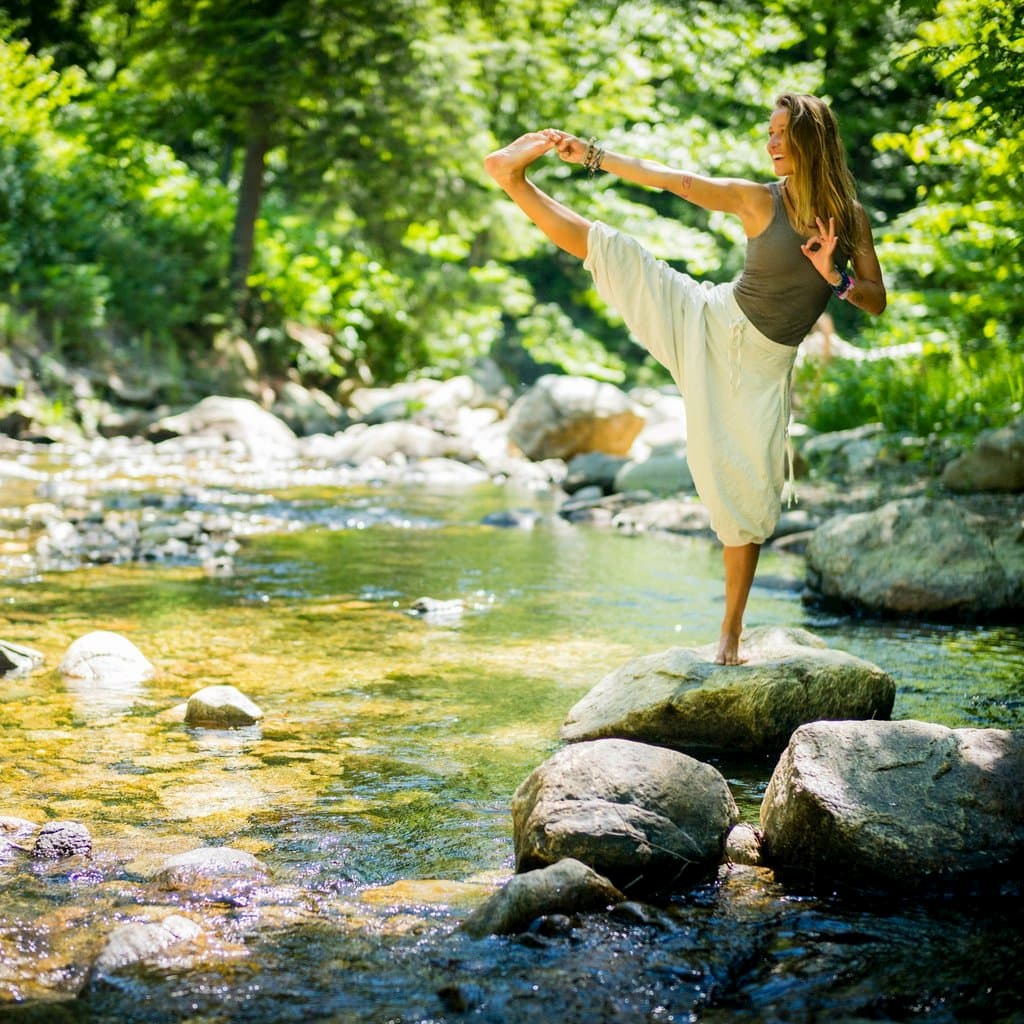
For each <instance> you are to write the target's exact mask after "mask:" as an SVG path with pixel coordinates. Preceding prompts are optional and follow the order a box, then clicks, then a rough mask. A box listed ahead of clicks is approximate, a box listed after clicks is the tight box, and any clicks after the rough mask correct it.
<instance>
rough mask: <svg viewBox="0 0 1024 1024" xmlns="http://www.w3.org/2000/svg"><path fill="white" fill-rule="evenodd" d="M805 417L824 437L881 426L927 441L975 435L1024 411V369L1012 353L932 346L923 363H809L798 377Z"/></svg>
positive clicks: (908, 360)
mask: <svg viewBox="0 0 1024 1024" xmlns="http://www.w3.org/2000/svg"><path fill="white" fill-rule="evenodd" d="M794 391H795V393H796V395H797V397H798V400H799V403H800V406H801V413H800V417H801V419H802V420H803V421H804V422H806V423H807V425H808V426H810V427H812V428H814V429H815V430H819V431H829V430H845V429H848V428H850V427H857V426H861V425H862V424H865V423H882V424H884V426H885V427H886V429H887V430H889V431H893V432H906V433H910V434H915V435H917V436H922V437H926V436H928V435H931V434H942V433H947V432H948V433H967V434H975V433H978V432H979V431H981V430H986V429H988V428H990V427H997V426H1002V425H1004V424H1005V423H1007V422H1008V421H1009V420H1010V419H1011V418H1012V417H1013V416H1015V415H1019V414H1020V412H1021V410H1022V409H1024V366H1022V364H1021V361H1020V358H1019V356H1014V355H1013V354H1012V353H1010V352H1008V351H1007V350H1006V349H1002V348H995V349H990V350H988V351H982V352H968V351H963V350H961V349H960V348H958V347H955V346H945V347H938V346H935V345H928V346H926V347H925V350H924V352H923V354H922V355H921V356H920V357H914V358H904V359H899V360H878V361H872V362H866V361H865V362H854V361H848V360H843V359H835V360H832V361H831V362H830V363H828V364H827V366H825V367H822V366H821V365H820V364H817V363H814V362H812V361H810V360H808V361H807V362H805V363H804V364H803V365H802V366H801V368H800V370H799V372H798V373H797V374H796V379H795V383H794Z"/></svg>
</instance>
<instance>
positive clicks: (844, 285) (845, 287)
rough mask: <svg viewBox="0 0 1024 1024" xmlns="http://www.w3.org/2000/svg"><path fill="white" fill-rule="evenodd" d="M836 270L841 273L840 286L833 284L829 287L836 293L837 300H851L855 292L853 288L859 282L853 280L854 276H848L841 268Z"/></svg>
mask: <svg viewBox="0 0 1024 1024" xmlns="http://www.w3.org/2000/svg"><path fill="white" fill-rule="evenodd" d="M836 270H838V271H839V284H832V285H829V287H830V288H831V289H832V291H833V292H835V294H836V298H837V299H846V298H849V295H850V292H852V291H853V286H854V285H855V284H856V283H857V282H856V281H855V280H854V279H853V274H848V273H847V272H846V271H845V270H842V269H841V268H840V267H836Z"/></svg>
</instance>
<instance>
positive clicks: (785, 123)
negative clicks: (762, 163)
mask: <svg viewBox="0 0 1024 1024" xmlns="http://www.w3.org/2000/svg"><path fill="white" fill-rule="evenodd" d="M768 155H769V156H770V157H771V160H772V167H773V168H774V169H775V173H776V174H777V175H778V176H779V177H780V178H781V177H784V176H785V175H787V174H792V173H793V170H794V168H793V157H792V152H791V150H790V148H789V111H788V110H787V109H786V108H785V107H776V108H775V110H774V111H772V116H771V119H770V120H769V121H768Z"/></svg>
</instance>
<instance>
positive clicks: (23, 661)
mask: <svg viewBox="0 0 1024 1024" xmlns="http://www.w3.org/2000/svg"><path fill="white" fill-rule="evenodd" d="M45 660H46V659H45V658H44V657H43V655H42V654H41V653H40V652H39V651H35V650H33V649H32V648H31V647H22V646H21V644H13V643H11V642H10V641H9V640H0V678H3V679H17V678H18V677H19V676H27V675H29V674H30V673H31V672H34V671H35V670H36V669H37V668H39V666H40V665H42V664H43V662H44V661H45Z"/></svg>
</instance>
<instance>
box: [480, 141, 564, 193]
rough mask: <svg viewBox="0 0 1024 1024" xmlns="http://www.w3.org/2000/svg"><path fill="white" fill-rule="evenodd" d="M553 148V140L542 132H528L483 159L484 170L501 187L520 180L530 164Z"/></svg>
mask: <svg viewBox="0 0 1024 1024" xmlns="http://www.w3.org/2000/svg"><path fill="white" fill-rule="evenodd" d="M554 148H555V140H554V139H552V138H550V137H549V136H548V135H546V134H545V133H544V132H529V133H527V134H526V135H520V136H519V138H518V139H516V140H515V142H510V143H509V144H508V145H507V146H504V147H503V148H502V149H496V150H495V151H494V152H493V153H490V154H489V155H488V156H486V157H484V170H485V171H487V173H488V174H489V175H490V176H491V177H492V178H493V179H494V180H495V181H496V182H497V183H498V184H499V185H502V186H503V185H505V184H506V183H507V182H510V181H513V180H515V179H516V178H521V177H522V176H523V174H524V172H525V171H526V168H527V167H529V166H530V164H532V163H533V162H534V161H535V160H537V159H539V158H540V157H542V156H543V155H544V154H545V153H547V152H548V151H549V150H551V149H554Z"/></svg>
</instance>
